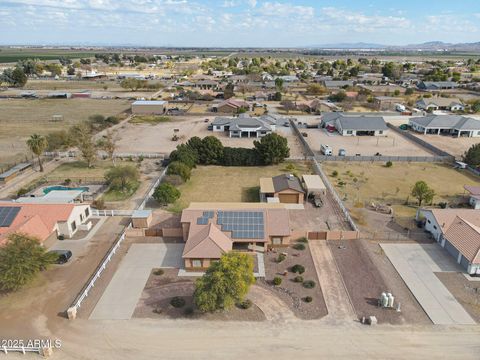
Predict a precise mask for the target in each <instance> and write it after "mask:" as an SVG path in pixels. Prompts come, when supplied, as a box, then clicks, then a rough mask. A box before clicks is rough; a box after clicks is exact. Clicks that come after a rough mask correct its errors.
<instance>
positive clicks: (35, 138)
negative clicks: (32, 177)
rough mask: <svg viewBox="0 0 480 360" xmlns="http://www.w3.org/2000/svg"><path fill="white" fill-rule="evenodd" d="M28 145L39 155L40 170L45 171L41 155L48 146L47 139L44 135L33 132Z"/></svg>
mask: <svg viewBox="0 0 480 360" xmlns="http://www.w3.org/2000/svg"><path fill="white" fill-rule="evenodd" d="M27 146H28V148H29V149H30V151H31V152H32V153H34V154H35V155H36V156H37V159H38V165H39V166H40V172H43V164H42V158H41V155H42V154H43V152H44V151H45V149H46V148H47V147H48V142H47V139H46V138H45V137H44V136H42V135H38V134H33V135H31V136H30V138H29V139H28V140H27Z"/></svg>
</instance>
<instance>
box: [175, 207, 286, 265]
mask: <svg viewBox="0 0 480 360" xmlns="http://www.w3.org/2000/svg"><path fill="white" fill-rule="evenodd" d="M180 221H181V224H182V232H183V240H184V241H185V248H184V250H183V254H182V258H183V260H184V263H185V269H186V270H203V269H206V268H208V267H209V266H210V264H211V263H212V261H216V260H219V259H220V257H221V256H222V255H223V254H225V253H228V252H229V251H242V252H246V253H251V254H252V255H253V254H255V253H256V251H260V252H264V251H266V249H267V247H268V246H288V244H289V243H290V237H291V229H290V219H289V215H288V210H286V209H285V208H283V207H281V206H279V204H270V206H268V205H267V204H253V203H252V204H249V203H238V204H228V205H227V204H223V205H222V204H202V203H192V204H190V207H189V208H188V209H185V210H183V212H182V217H181V220H180Z"/></svg>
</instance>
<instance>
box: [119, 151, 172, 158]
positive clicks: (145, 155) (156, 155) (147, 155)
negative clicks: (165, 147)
mask: <svg viewBox="0 0 480 360" xmlns="http://www.w3.org/2000/svg"><path fill="white" fill-rule="evenodd" d="M113 157H115V158H139V157H142V158H145V159H162V160H163V159H165V154H164V153H148V152H138V153H115V154H114V155H113Z"/></svg>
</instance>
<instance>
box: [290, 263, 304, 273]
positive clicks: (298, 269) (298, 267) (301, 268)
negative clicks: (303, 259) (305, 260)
mask: <svg viewBox="0 0 480 360" xmlns="http://www.w3.org/2000/svg"><path fill="white" fill-rule="evenodd" d="M292 272H293V273H298V274H303V273H304V272H305V267H304V266H303V265H300V264H295V265H293V266H292Z"/></svg>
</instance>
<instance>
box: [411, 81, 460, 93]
mask: <svg viewBox="0 0 480 360" xmlns="http://www.w3.org/2000/svg"><path fill="white" fill-rule="evenodd" d="M417 87H418V88H419V89H420V90H425V91H436V90H448V89H456V88H457V87H458V84H457V83H456V82H454V81H420V82H419V83H418V84H417Z"/></svg>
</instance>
